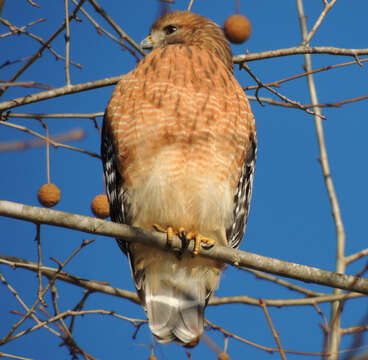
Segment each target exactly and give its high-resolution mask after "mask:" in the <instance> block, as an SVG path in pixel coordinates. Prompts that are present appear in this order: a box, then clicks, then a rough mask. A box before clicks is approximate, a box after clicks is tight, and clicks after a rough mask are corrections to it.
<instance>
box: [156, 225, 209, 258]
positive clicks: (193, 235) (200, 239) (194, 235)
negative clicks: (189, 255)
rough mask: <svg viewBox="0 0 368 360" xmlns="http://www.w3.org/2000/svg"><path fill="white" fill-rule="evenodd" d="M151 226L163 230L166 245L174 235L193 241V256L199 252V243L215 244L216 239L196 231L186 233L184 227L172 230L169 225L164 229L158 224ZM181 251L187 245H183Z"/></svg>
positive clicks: (171, 240) (170, 242)
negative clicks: (165, 235) (165, 236)
mask: <svg viewBox="0 0 368 360" xmlns="http://www.w3.org/2000/svg"><path fill="white" fill-rule="evenodd" d="M153 227H154V229H155V230H157V231H160V232H163V233H165V234H167V245H168V246H171V244H172V242H173V238H174V235H177V236H179V238H180V239H181V240H182V241H184V240H185V241H191V240H193V241H194V248H193V256H197V255H198V253H199V248H200V247H201V244H206V245H208V246H212V245H215V243H216V241H215V240H213V239H211V238H208V237H204V236H202V235H200V234H199V233H198V232H196V231H190V232H188V233H186V231H185V229H184V228H183V227H180V228H179V230H174V229H173V228H172V227H171V226H168V227H167V228H166V229H165V228H163V227H162V226H160V225H158V224H153ZM183 246H184V247H183V251H185V249H186V248H187V245H186V246H185V245H183Z"/></svg>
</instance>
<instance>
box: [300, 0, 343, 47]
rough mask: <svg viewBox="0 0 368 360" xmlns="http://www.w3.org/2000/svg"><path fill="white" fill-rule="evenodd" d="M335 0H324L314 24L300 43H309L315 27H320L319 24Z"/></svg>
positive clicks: (315, 29)
mask: <svg viewBox="0 0 368 360" xmlns="http://www.w3.org/2000/svg"><path fill="white" fill-rule="evenodd" d="M336 1H337V0H331V1H330V2H328V1H327V0H326V1H324V4H325V6H324V9H323V11H322V12H321V14H320V15H319V17H318V19H317V21H316V22H315V24H314V25H313V28H312V30H311V31H310V32H309V34H308V35H307V36H306V37H305V38H304V39H303V42H302V45H307V44H309V42H310V40H311V39H312V37H313V35H314V34H315V33H316V31H317V29H318V28H319V27H320V25H321V24H322V21H323V19H324V18H325V17H326V15H327V13H328V12H329V11H330V10H331V8H332V7H333V6H334V5H335V4H336Z"/></svg>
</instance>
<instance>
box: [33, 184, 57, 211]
mask: <svg viewBox="0 0 368 360" xmlns="http://www.w3.org/2000/svg"><path fill="white" fill-rule="evenodd" d="M37 196H38V201H39V202H40V204H41V205H43V206H45V207H53V206H55V205H56V204H57V203H58V202H59V201H60V196H61V192H60V189H59V188H58V187H57V186H56V185H55V184H44V185H42V186H41V187H40V189H39V190H38V194H37Z"/></svg>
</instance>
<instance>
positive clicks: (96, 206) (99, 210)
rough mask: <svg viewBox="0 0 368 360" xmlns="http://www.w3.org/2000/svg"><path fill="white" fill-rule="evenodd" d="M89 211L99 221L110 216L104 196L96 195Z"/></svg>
mask: <svg viewBox="0 0 368 360" xmlns="http://www.w3.org/2000/svg"><path fill="white" fill-rule="evenodd" d="M91 210H92V212H93V213H94V215H95V216H96V217H98V218H100V219H106V218H107V217H109V216H110V207H109V202H108V200H107V196H106V195H105V194H100V195H97V196H96V197H95V198H94V199H93V200H92V204H91Z"/></svg>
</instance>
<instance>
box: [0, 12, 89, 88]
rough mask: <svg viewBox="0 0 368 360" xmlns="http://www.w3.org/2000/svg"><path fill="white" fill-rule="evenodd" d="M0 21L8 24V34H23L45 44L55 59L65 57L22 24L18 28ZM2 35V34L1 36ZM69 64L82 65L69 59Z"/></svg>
mask: <svg viewBox="0 0 368 360" xmlns="http://www.w3.org/2000/svg"><path fill="white" fill-rule="evenodd" d="M0 22H2V23H3V24H5V25H6V26H8V27H9V28H10V29H11V30H12V31H11V32H10V33H9V34H24V35H27V36H29V37H30V38H32V39H34V40H37V41H38V42H39V43H40V44H41V45H45V46H46V48H47V49H48V50H49V51H50V52H51V54H53V55H54V56H55V58H56V59H60V60H65V58H64V57H63V56H61V55H60V54H58V53H57V52H56V51H55V50H54V49H53V48H52V47H51V45H50V44H47V43H46V42H45V41H44V40H43V39H42V38H41V37H40V36H37V35H35V34H32V33H31V32H28V31H26V30H25V27H26V26H23V27H21V28H18V27H16V26H14V25H12V24H11V23H10V22H9V21H8V20H5V19H1V18H0ZM3 35H7V34H3ZM3 37H4V36H3ZM0 38H1V36H0ZM28 58H31V56H29V57H28ZM70 64H72V65H74V66H75V67H77V68H78V69H82V65H80V64H78V63H76V62H74V61H70ZM9 83H10V84H12V83H13V82H9ZM4 86H6V87H8V86H9V85H8V84H4Z"/></svg>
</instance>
